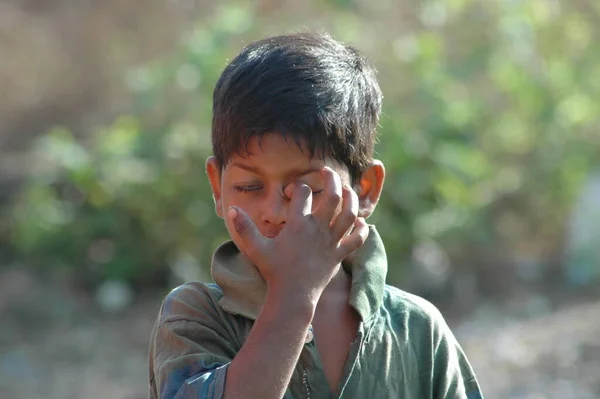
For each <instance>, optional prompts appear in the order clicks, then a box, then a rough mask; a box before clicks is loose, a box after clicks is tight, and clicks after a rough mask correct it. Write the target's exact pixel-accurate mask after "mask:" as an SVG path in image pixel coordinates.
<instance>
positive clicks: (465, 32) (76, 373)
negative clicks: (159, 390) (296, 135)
mask: <svg viewBox="0 0 600 399" xmlns="http://www.w3.org/2000/svg"><path fill="white" fill-rule="evenodd" d="M307 29H310V30H314V29H323V30H326V31H329V32H330V33H332V34H333V35H334V36H335V37H336V38H338V39H340V40H343V41H346V42H348V43H351V44H353V45H355V46H356V47H357V48H359V49H360V50H361V51H362V52H363V53H364V54H366V55H367V56H368V57H369V58H370V59H371V61H372V63H373V64H374V65H375V66H376V67H377V69H378V70H379V79H380V83H381V86H382V89H383V92H384V96H385V99H384V105H385V109H384V115H383V117H382V119H381V129H380V130H381V138H380V143H379V145H378V147H377V152H378V157H379V158H380V159H382V160H383V162H384V163H385V165H386V167H387V173H388V178H387V181H386V186H385V189H384V194H383V197H382V199H381V203H380V206H379V208H378V210H377V211H376V213H375V214H374V215H373V217H372V219H371V222H372V223H374V224H376V225H377V226H378V229H379V231H380V233H381V235H382V237H383V239H384V241H385V244H386V247H387V249H388V256H389V258H390V265H391V267H390V270H389V275H388V282H389V283H390V284H393V285H395V286H398V287H400V288H402V289H405V290H408V291H411V292H413V293H417V294H419V295H422V296H424V297H426V298H427V299H429V300H431V301H432V302H434V303H435V304H436V305H437V306H438V307H439V308H440V309H441V310H442V312H443V314H444V315H445V317H446V318H447V320H448V322H449V324H450V325H451V326H452V327H453V329H454V331H455V333H456V335H457V337H458V339H459V341H460V342H461V343H462V345H463V346H464V348H465V350H466V352H467V355H468V356H469V357H470V359H471V361H472V363H473V366H474V368H475V370H476V372H477V374H478V377H479V379H480V383H481V386H482V388H483V390H484V394H485V395H486V397H488V398H598V397H600V118H599V116H600V47H599V45H598V43H599V42H600V2H597V1H592V0H573V1H566V0H529V1H519V0H486V1H475V0H426V1H419V2H415V1H391V0H372V1H367V0H320V1H317V0H312V1H304V2H299V1H291V0H281V1H275V0H260V1H256V2H253V3H244V2H231V1H220V2H217V1H214V0H144V1H139V0H138V1H125V0H104V1H102V2H92V1H76V0H54V1H52V2H41V1H35V0H4V1H2V2H0V91H1V93H2V96H1V97H0V396H1V397H2V398H28V399H29V398H32V399H35V398H46V399H54V398H56V399H58V398H67V399H70V398H91V399H95V398H118V399H137V398H145V397H146V395H147V394H146V392H147V359H146V354H147V345H148V338H149V333H150V330H151V327H152V324H153V321H154V318H155V316H156V314H157V311H158V307H159V306H160V302H161V300H162V298H163V297H164V295H165V294H166V293H167V292H168V291H169V290H170V289H171V288H173V287H175V286H176V285H178V284H180V283H181V282H183V281H186V280H191V279H197V280H202V281H210V273H209V262H210V255H211V253H212V251H213V249H214V248H215V247H216V246H217V245H218V244H220V243H221V242H222V241H224V240H225V239H226V238H227V235H226V231H225V229H224V227H223V226H222V222H221V221H220V220H219V219H217V218H216V216H215V215H214V212H213V206H212V199H211V195H210V191H209V186H208V183H207V180H206V178H205V173H204V160H205V158H206V156H207V155H209V153H210V135H209V133H210V122H211V98H212V97H211V96H212V89H213V86H214V84H215V82H216V79H217V78H218V76H219V74H220V72H221V71H222V69H223V68H224V67H225V65H226V63H227V61H228V60H230V59H231V58H232V57H234V56H235V55H236V54H237V52H238V51H239V50H240V49H241V47H242V46H243V45H244V44H246V43H249V42H251V41H252V40H254V39H258V38H262V37H264V36H267V35H272V34H278V33H288V32H292V31H298V30H307Z"/></svg>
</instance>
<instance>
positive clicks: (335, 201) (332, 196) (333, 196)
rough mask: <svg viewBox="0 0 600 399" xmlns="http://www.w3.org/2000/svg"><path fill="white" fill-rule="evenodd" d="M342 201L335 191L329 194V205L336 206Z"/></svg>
mask: <svg viewBox="0 0 600 399" xmlns="http://www.w3.org/2000/svg"><path fill="white" fill-rule="evenodd" d="M341 200H342V195H341V194H340V193H338V192H336V191H333V192H332V193H331V194H329V202H330V203H331V204H334V205H337V204H339V203H340V201H341Z"/></svg>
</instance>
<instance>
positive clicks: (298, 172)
mask: <svg viewBox="0 0 600 399" xmlns="http://www.w3.org/2000/svg"><path fill="white" fill-rule="evenodd" d="M229 166H235V167H238V168H240V169H244V170H247V171H248V172H252V173H255V174H257V175H264V174H265V172H264V171H263V170H262V169H261V168H260V167H258V166H252V165H245V164H243V163H238V162H234V163H232V164H231V165H229ZM321 169H323V168H322V167H315V168H309V169H306V170H293V171H292V173H290V174H291V175H294V176H295V177H300V176H304V175H307V174H309V173H315V172H320V171H321Z"/></svg>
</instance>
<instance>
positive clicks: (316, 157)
mask: <svg viewBox="0 0 600 399" xmlns="http://www.w3.org/2000/svg"><path fill="white" fill-rule="evenodd" d="M239 162H241V163H244V164H251V165H261V166H263V167H278V168H298V167H306V168H307V169H308V168H322V167H324V166H329V167H331V168H333V169H334V170H336V171H337V172H338V173H342V174H348V171H347V170H346V169H347V168H346V167H345V166H344V165H341V164H340V163H339V162H337V161H336V160H335V159H333V158H332V157H330V156H325V157H324V156H323V152H322V151H315V152H314V153H311V151H310V150H309V148H308V145H307V144H306V142H305V141H304V140H301V139H300V140H296V139H295V138H293V137H289V136H284V135H282V134H278V133H268V134H265V135H262V136H258V137H256V136H255V137H251V138H250V139H249V140H248V142H247V143H246V145H245V146H243V147H242V148H241V149H240V150H239V151H238V152H236V153H234V154H232V157H231V159H230V160H229V162H228V165H231V164H236V163H239Z"/></svg>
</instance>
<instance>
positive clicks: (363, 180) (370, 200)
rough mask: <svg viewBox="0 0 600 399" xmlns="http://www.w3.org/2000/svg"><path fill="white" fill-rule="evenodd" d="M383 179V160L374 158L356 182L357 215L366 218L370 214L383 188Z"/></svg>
mask: <svg viewBox="0 0 600 399" xmlns="http://www.w3.org/2000/svg"><path fill="white" fill-rule="evenodd" d="M384 180H385V168H384V166H383V162H381V161H380V160H378V159H374V160H373V161H372V162H371V164H370V165H369V166H368V167H367V169H365V171H364V172H363V173H362V175H361V176H360V180H359V181H358V183H357V193H358V216H359V217H363V218H365V219H366V218H368V217H369V216H371V214H372V213H373V211H374V210H375V207H376V206H377V202H379V196H380V195H381V189H382V188H383V181H384Z"/></svg>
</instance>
